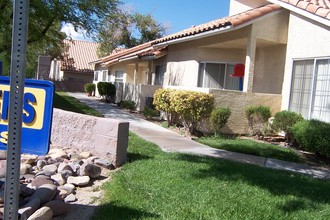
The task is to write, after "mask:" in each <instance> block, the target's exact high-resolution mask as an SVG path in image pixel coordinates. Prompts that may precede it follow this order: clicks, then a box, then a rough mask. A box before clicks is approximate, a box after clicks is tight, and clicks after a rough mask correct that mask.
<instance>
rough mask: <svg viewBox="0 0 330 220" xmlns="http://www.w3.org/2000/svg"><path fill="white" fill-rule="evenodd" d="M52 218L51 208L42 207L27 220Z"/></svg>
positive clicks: (49, 219)
mask: <svg viewBox="0 0 330 220" xmlns="http://www.w3.org/2000/svg"><path fill="white" fill-rule="evenodd" d="M52 218H53V211H52V209H51V208H49V207H47V206H44V207H41V208H40V209H38V210H36V211H35V212H34V213H33V214H32V215H31V216H30V217H29V218H28V220H51V219H52Z"/></svg>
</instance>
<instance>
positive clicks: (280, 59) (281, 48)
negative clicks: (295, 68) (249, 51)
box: [252, 45, 286, 94]
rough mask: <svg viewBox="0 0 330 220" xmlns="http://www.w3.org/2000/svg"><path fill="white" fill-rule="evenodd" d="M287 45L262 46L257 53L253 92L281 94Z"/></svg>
mask: <svg viewBox="0 0 330 220" xmlns="http://www.w3.org/2000/svg"><path fill="white" fill-rule="evenodd" d="M285 53H286V45H278V46H271V47H265V48H260V49H258V50H257V53H256V61H257V62H256V66H255V72H254V77H253V89H252V91H253V92H256V93H269V94H281V93H282V83H283V77H284V66H285Z"/></svg>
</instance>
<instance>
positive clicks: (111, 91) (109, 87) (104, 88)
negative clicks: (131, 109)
mask: <svg viewBox="0 0 330 220" xmlns="http://www.w3.org/2000/svg"><path fill="white" fill-rule="evenodd" d="M97 89H98V91H99V94H100V96H101V97H102V99H103V100H105V101H106V102H110V99H111V98H112V97H113V96H114V95H116V87H115V85H114V84H112V83H111V82H99V83H98V84H97Z"/></svg>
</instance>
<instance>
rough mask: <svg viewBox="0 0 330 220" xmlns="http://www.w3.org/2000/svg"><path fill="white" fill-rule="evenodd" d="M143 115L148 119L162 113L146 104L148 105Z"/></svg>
mask: <svg viewBox="0 0 330 220" xmlns="http://www.w3.org/2000/svg"><path fill="white" fill-rule="evenodd" d="M143 115H144V116H145V117H146V118H147V119H152V118H155V117H158V116H159V115H160V113H159V111H157V110H156V109H152V108H149V107H147V106H146V107H144V110H143Z"/></svg>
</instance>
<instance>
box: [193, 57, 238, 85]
mask: <svg viewBox="0 0 330 220" xmlns="http://www.w3.org/2000/svg"><path fill="white" fill-rule="evenodd" d="M233 73H234V64H229V63H201V64H200V66H199V74H198V87H204V88H217V89H227V90H242V89H243V88H242V85H243V79H242V78H238V77H230V75H231V74H233Z"/></svg>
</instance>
